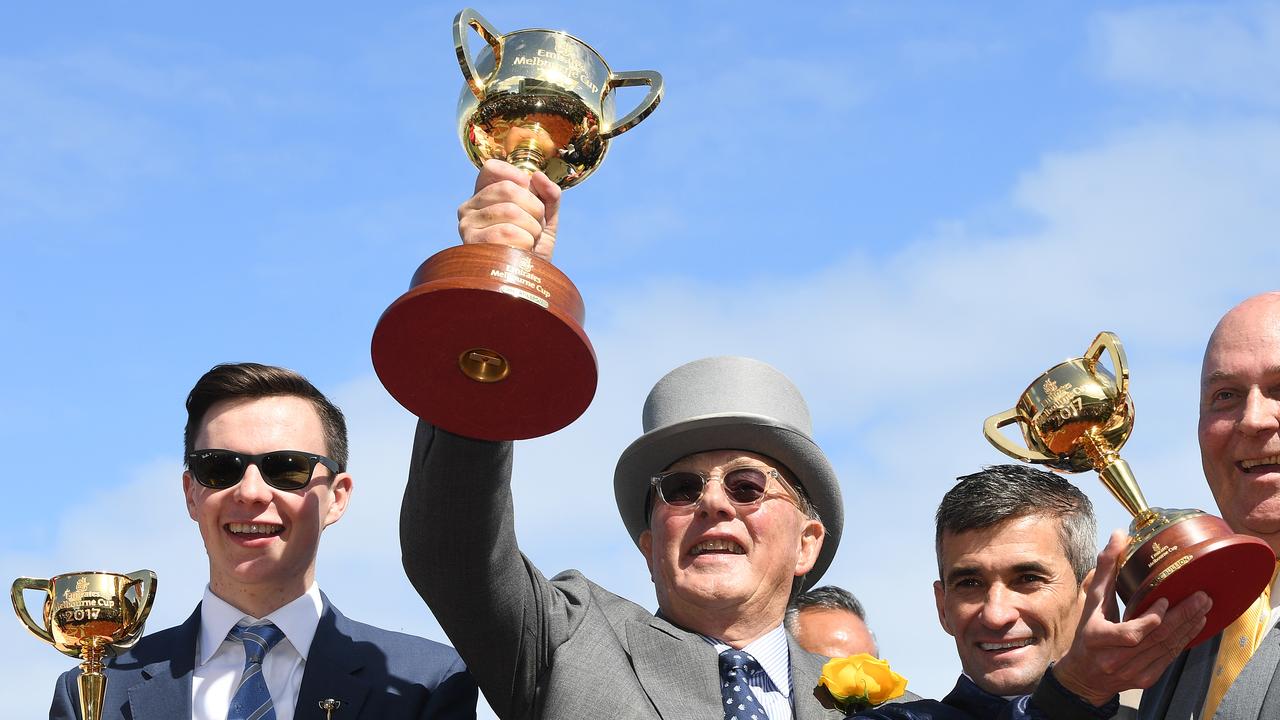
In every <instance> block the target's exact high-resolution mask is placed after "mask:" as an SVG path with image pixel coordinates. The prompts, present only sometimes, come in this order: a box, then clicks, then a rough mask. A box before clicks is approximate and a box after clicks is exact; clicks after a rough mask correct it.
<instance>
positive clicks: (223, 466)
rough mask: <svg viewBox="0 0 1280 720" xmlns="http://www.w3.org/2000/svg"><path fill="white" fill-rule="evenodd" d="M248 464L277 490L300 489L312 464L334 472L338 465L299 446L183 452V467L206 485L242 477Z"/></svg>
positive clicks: (222, 486) (219, 484)
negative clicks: (257, 450) (253, 450)
mask: <svg viewBox="0 0 1280 720" xmlns="http://www.w3.org/2000/svg"><path fill="white" fill-rule="evenodd" d="M250 465H257V466H258V472H259V473H261V474H262V479H263V480H264V481H266V483H267V484H268V485H270V486H271V487H273V488H276V489H278V490H300V489H302V488H304V487H306V486H307V483H309V482H311V473H312V472H314V471H315V469H316V465H323V466H325V467H327V468H329V471H330V472H333V473H335V474H337V473H339V472H342V466H341V465H339V464H338V463H337V462H335V461H333V460H330V459H329V458H327V457H325V456H323V455H315V454H312V453H306V452H302V451H300V450H275V451H272V452H269V453H262V454H261V455H249V454H246V453H238V452H236V451H234V450H213V449H210V450H196V451H195V452H192V453H188V454H187V467H188V468H189V469H190V470H191V477H193V478H195V481H196V482H198V483H200V484H201V485H203V486H205V487H207V488H213V489H214V490H225V489H226V488H229V487H231V486H233V485H235V484H236V483H238V482H240V480H241V479H242V478H243V477H244V473H245V471H246V470H248V469H249V466H250Z"/></svg>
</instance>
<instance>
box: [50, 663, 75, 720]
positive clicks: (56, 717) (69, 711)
mask: <svg viewBox="0 0 1280 720" xmlns="http://www.w3.org/2000/svg"><path fill="white" fill-rule="evenodd" d="M72 675H74V673H72V672H64V673H62V675H60V676H58V682H57V684H56V685H54V686H53V704H52V705H50V706H49V720H79V718H80V713H79V709H78V708H77V707H76V706H77V705H78V704H79V698H78V697H77V696H76V694H75V693H73V692H72V686H73V685H74V684H75V683H74V682H73V680H74V678H72Z"/></svg>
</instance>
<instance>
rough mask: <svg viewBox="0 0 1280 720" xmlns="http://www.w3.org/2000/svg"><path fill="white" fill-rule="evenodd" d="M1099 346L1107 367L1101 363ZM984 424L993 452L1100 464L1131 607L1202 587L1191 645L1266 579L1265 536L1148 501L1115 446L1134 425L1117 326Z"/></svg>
mask: <svg viewBox="0 0 1280 720" xmlns="http://www.w3.org/2000/svg"><path fill="white" fill-rule="evenodd" d="M1104 352H1105V353H1107V354H1108V355H1109V356H1110V358H1111V364H1112V365H1113V366H1114V367H1115V371H1116V372H1115V374H1114V375H1112V374H1111V373H1109V372H1107V371H1106V370H1105V369H1104V368H1103V367H1102V366H1101V365H1100V364H1099V360H1101V358H1102V354H1103V353H1104ZM1014 423H1017V424H1018V425H1019V426H1020V427H1021V428H1022V437H1023V439H1024V440H1025V441H1026V446H1025V447H1024V446H1021V445H1019V444H1017V443H1015V442H1013V441H1012V440H1011V439H1010V438H1009V437H1008V436H1006V435H1005V434H1004V433H1002V432H1000V428H1002V427H1005V426H1006V425H1012V424H1014ZM982 432H983V434H984V435H986V437H987V440H988V441H990V442H991V444H992V445H994V446H996V448H997V449H998V450H1000V451H1001V452H1003V453H1005V454H1006V455H1009V456H1011V457H1015V458H1018V459H1019V460H1024V461H1026V462H1032V463H1039V464H1043V465H1048V466H1049V467H1051V468H1054V469H1056V470H1064V471H1066V472H1073V473H1074V472H1084V471H1086V470H1090V469H1092V470H1096V471H1097V472H1098V474H1099V476H1101V478H1102V484H1103V485H1105V486H1106V487H1107V489H1108V490H1110V491H1111V494H1112V495H1114V496H1115V498H1116V499H1117V500H1119V501H1120V504H1122V505H1124V507H1125V509H1126V510H1128V511H1129V513H1130V514H1131V515H1132V516H1133V522H1132V523H1130V525H1129V546H1128V548H1127V549H1126V551H1125V554H1124V556H1123V557H1122V558H1121V562H1120V568H1119V575H1118V577H1117V578H1116V589H1117V591H1118V592H1119V594H1120V599H1121V600H1123V601H1124V603H1125V606H1126V609H1127V613H1128V615H1130V616H1133V615H1135V614H1137V613H1141V612H1142V611H1143V610H1145V609H1146V608H1147V607H1149V606H1150V605H1151V604H1152V603H1154V602H1155V601H1156V600H1157V599H1159V598H1162V597H1165V598H1168V599H1169V604H1170V606H1173V605H1175V604H1177V603H1178V602H1179V601H1181V600H1183V599H1184V598H1186V597H1187V596H1189V595H1191V594H1192V593H1194V592H1196V591H1197V590H1203V591H1205V592H1206V593H1208V594H1209V596H1210V597H1211V598H1212V599H1213V608H1212V609H1211V610H1210V611H1209V615H1208V618H1207V619H1206V621H1205V626H1204V629H1203V630H1202V631H1201V632H1200V634H1199V635H1198V636H1196V638H1195V639H1194V640H1192V641H1191V645H1196V644H1199V643H1200V642H1202V641H1203V640H1206V639H1208V638H1211V637H1213V636H1214V635H1216V634H1217V633H1218V632H1219V631H1220V630H1222V629H1223V628H1224V627H1226V626H1227V625H1229V624H1230V623H1231V622H1232V621H1233V620H1235V619H1236V618H1237V617H1239V615H1240V613H1242V612H1244V610H1245V609H1246V608H1248V607H1249V605H1250V604H1251V603H1252V602H1253V601H1254V600H1255V599H1256V598H1257V597H1258V595H1259V594H1260V593H1261V592H1262V589H1263V588H1264V587H1265V586H1266V585H1267V583H1269V582H1270V581H1271V573H1272V571H1273V570H1274V569H1275V561H1276V558H1275V554H1274V553H1272V551H1271V548H1270V546H1268V545H1267V544H1266V543H1265V542H1263V541H1261V540H1259V539H1257V538H1254V537H1250V536H1248V535H1237V534H1235V533H1233V532H1232V531H1231V528H1230V527H1229V526H1228V525H1227V523H1226V522H1224V521H1223V520H1222V519H1221V518H1218V517H1215V516H1213V515H1209V514H1207V513H1205V512H1203V511H1201V510H1177V509H1166V508H1159V507H1152V506H1150V505H1148V504H1147V501H1146V498H1144V497H1143V495H1142V490H1141V489H1140V488H1139V487H1138V481H1137V480H1136V479H1135V478H1134V475H1133V471H1132V470H1131V469H1130V468H1129V463H1127V462H1125V461H1124V460H1123V459H1121V458H1120V456H1119V455H1118V454H1117V452H1118V451H1119V449H1120V447H1121V446H1122V445H1124V443H1125V441H1126V440H1128V439H1129V435H1130V433H1132V432H1133V401H1132V399H1131V398H1130V396H1129V365H1128V361H1127V359H1126V358H1125V354H1124V348H1123V346H1121V345H1120V340H1119V339H1118V338H1117V337H1116V336H1115V335H1114V334H1112V333H1109V332H1103V333H1099V334H1098V337H1097V338H1095V339H1094V341H1093V344H1092V345H1090V346H1089V349H1088V350H1087V351H1086V352H1085V354H1084V357H1078V358H1072V359H1071V360H1067V361H1066V362H1063V363H1060V364H1058V365H1055V366H1054V367H1052V368H1050V369H1049V370H1047V371H1045V373H1044V374H1042V375H1041V376H1040V377H1038V378H1036V381H1035V382H1033V383H1031V385H1030V386H1029V387H1027V389H1026V390H1025V391H1024V392H1023V393H1022V396H1021V397H1020V398H1019V399H1018V404H1017V405H1015V406H1014V407H1013V408H1012V409H1010V410H1006V411H1004V412H1002V413H997V414H995V415H992V416H991V417H989V418H987V420H986V422H985V423H984V424H983V427H982Z"/></svg>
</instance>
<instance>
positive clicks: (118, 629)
mask: <svg viewBox="0 0 1280 720" xmlns="http://www.w3.org/2000/svg"><path fill="white" fill-rule="evenodd" d="M25 590H39V591H41V592H43V593H45V595H46V597H45V601H44V615H43V620H42V622H36V620H35V619H34V618H32V617H31V613H30V612H28V610H27V603H26V599H25V598H24V597H23V591H25ZM130 594H132V597H130ZM10 595H11V596H12V599H13V610H14V612H16V613H17V614H18V619H19V620H21V621H22V624H23V625H26V626H27V629H28V630H30V631H31V633H32V634H33V635H35V636H36V637H38V638H40V639H41V640H43V641H45V642H47V643H49V644H50V645H52V646H54V647H55V648H57V649H58V650H60V651H62V652H63V654H66V655H70V656H71V657H73V658H79V659H80V670H81V673H80V678H79V685H80V717H81V718H83V720H99V719H100V718H101V717H102V700H103V697H104V696H105V695H106V692H107V678H106V676H105V675H104V674H103V673H102V668H103V661H104V660H105V659H106V658H107V657H108V656H109V655H114V654H115V653H117V652H119V651H121V650H127V649H128V648H130V647H132V646H133V644H134V643H135V642H137V641H138V638H140V637H142V626H143V624H145V623H146V621H147V615H149V614H151V604H152V602H153V601H154V600H155V597H156V574H155V573H154V572H152V571H150V570H139V571H137V572H132V573H129V574H127V575H120V574H117V573H110V572H77V573H66V574H63V575H58V576H56V577H54V578H51V579H49V580H43V579H39V578H28V577H22V578H18V579H17V580H14V581H13V586H12V588H11V589H10Z"/></svg>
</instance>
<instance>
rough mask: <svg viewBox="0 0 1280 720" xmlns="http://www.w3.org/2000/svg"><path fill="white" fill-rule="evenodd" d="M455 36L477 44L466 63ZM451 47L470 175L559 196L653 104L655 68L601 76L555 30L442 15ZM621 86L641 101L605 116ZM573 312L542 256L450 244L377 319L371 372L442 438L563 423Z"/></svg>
mask: <svg viewBox="0 0 1280 720" xmlns="http://www.w3.org/2000/svg"><path fill="white" fill-rule="evenodd" d="M468 27H470V28H472V29H474V30H475V31H476V32H477V33H478V34H479V35H480V37H481V38H482V39H483V40H484V42H485V47H484V48H483V49H482V50H481V52H480V53H479V54H478V56H476V57H473V56H472V53H471V50H470V48H469V46H468V44H467V34H468V32H467V28H468ZM453 41H454V47H455V50H456V51H457V55H458V62H459V64H460V65H461V66H462V75H463V78H464V79H465V80H466V85H465V86H464V88H463V90H462V97H461V98H460V100H459V102H458V134H459V136H460V137H461V139H462V145H463V147H464V148H465V149H466V151H467V155H468V157H470V158H471V160H472V162H474V163H475V164H476V166H480V165H482V164H483V163H484V161H485V160H488V159H491V158H497V159H500V160H506V161H507V162H509V163H511V164H513V165H515V166H516V167H518V168H521V169H523V170H525V171H527V172H530V173H534V172H537V171H539V170H541V171H542V172H544V173H546V175H547V177H549V178H550V179H551V180H552V181H553V182H555V183H557V184H558V185H560V186H561V187H564V188H568V187H572V186H574V185H576V184H578V183H580V182H582V181H583V180H585V179H586V178H587V176H589V175H591V173H593V172H594V171H595V169H596V168H597V167H599V166H600V163H601V161H603V160H604V156H605V153H606V151H607V150H608V149H609V141H610V140H611V139H613V138H615V137H617V136H618V135H621V134H622V133H624V132H626V131H627V130H630V129H631V128H633V127H635V126H636V125H637V124H638V123H639V122H640V121H642V120H644V119H645V118H646V117H648V115H649V113H651V112H653V109H654V108H655V107H657V105H658V102H659V101H660V100H661V99H662V76H661V75H659V74H658V73H656V72H653V71H650V70H641V71H635V72H614V71H612V70H610V69H609V66H608V65H607V64H606V63H605V61H604V58H602V57H600V54H599V53H597V52H596V51H595V50H593V49H592V48H591V47H590V46H589V45H587V44H586V43H584V42H582V41H581V40H579V39H578V38H575V37H573V36H572V35H569V34H567V33H564V32H560V31H557V30H541V29H530V30H517V31H515V32H511V33H507V34H505V35H504V34H502V33H499V32H498V31H497V30H495V29H494V27H493V26H492V25H490V24H489V22H488V21H487V20H485V19H484V18H483V17H481V16H480V14H479V13H477V12H476V11H474V10H471V9H466V10H463V11H462V12H460V13H458V16H457V17H456V18H454V22H453ZM627 86H648V92H647V94H646V95H645V97H644V99H643V100H641V101H640V104H639V105H637V106H636V107H635V108H634V109H633V110H631V111H630V112H628V113H627V114H626V115H624V116H623V117H621V118H615V117H614V90H615V89H616V88H619V87H627ZM584 317H585V309H584V306H583V303H582V296H581V295H580V294H579V293H578V290H577V289H576V288H575V287H574V286H573V283H572V282H570V281H569V278H568V277H566V276H565V275H564V274H563V273H561V272H560V271H559V270H557V269H556V268H555V267H554V266H552V265H551V263H549V262H547V261H546V260H543V259H542V258H539V257H537V256H535V255H533V254H532V253H528V252H524V251H522V250H518V249H515V248H511V247H507V246H505V245H491V244H485V245H463V246H461V247H451V248H448V249H446V250H443V251H441V252H439V253H436V254H435V255H433V256H431V257H430V258H428V259H427V261H426V262H424V263H423V264H422V265H421V267H419V268H418V271H417V273H415V274H414V276H413V280H412V282H411V284H410V290H409V291H408V292H406V293H405V294H404V295H402V296H400V298H399V299H397V300H396V301H395V302H394V303H392V304H391V306H390V307H388V308H387V309H386V311H385V312H383V314H382V317H381V318H380V319H379V320H378V326H377V328H376V329H375V330H374V333H373V347H372V354H373V366H374V369H375V370H376V371H377V373H378V378H379V379H380V380H381V381H382V384H383V385H384V386H385V387H386V388H387V391H388V392H390V393H391V395H392V396H393V397H395V399H396V400H398V401H399V402H400V404H401V405H403V406H404V407H405V408H407V409H408V410H409V411H411V412H412V413H413V414H415V415H417V416H418V417H420V418H422V419H424V420H426V421H428V422H430V423H432V424H434V425H437V426H439V427H442V428H444V429H446V430H449V431H451V432H455V433H459V434H461V435H466V436H469V437H473V438H481V439H486V440H516V439H521V438H529V437H537V436H539V435H546V434H548V433H551V432H554V431H556V430H558V429H560V428H562V427H564V426H565V425H568V424H569V423H571V422H573V421H574V420H575V419H577V417H578V416H579V415H581V414H582V413H583V412H584V411H585V410H586V409H587V406H588V405H589V404H590V403H591V398H592V396H593V395H595V389H596V379H597V371H596V359H595V351H594V350H593V349H592V347H591V341H590V340H588V339H587V335H586V333H585V332H583V330H582V323H583V320H584Z"/></svg>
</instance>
